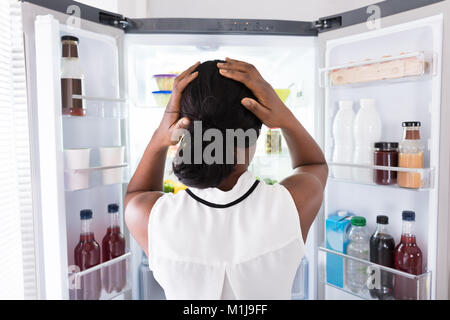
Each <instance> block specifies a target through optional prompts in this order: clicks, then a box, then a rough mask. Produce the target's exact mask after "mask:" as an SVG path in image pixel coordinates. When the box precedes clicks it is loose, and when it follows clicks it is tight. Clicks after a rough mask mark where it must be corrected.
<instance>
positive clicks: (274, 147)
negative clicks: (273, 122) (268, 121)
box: [266, 128, 282, 154]
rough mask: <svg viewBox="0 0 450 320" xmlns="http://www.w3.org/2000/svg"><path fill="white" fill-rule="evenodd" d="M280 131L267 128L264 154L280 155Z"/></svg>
mask: <svg viewBox="0 0 450 320" xmlns="http://www.w3.org/2000/svg"><path fill="white" fill-rule="evenodd" d="M281 150H282V147H281V130H280V128H269V130H267V134H266V153H267V154H272V153H281Z"/></svg>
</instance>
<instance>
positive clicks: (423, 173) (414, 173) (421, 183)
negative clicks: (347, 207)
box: [327, 161, 435, 190]
mask: <svg viewBox="0 0 450 320" xmlns="http://www.w3.org/2000/svg"><path fill="white" fill-rule="evenodd" d="M327 163H328V166H329V167H330V169H331V170H330V178H332V179H333V180H334V181H336V182H346V183H356V184H363V185H372V186H379V187H390V188H397V189H404V190H427V189H432V188H433V187H434V171H435V170H434V168H401V167H389V166H376V165H365V164H357V163H339V162H332V161H328V162H327ZM334 167H341V168H347V170H348V172H347V173H346V174H345V175H347V176H350V175H352V171H351V170H355V169H356V170H359V171H364V172H359V173H358V175H360V176H361V175H363V176H368V175H371V173H370V172H369V174H367V171H365V170H371V171H372V172H373V173H375V170H377V171H395V172H397V175H398V173H399V172H402V173H403V172H405V173H408V175H410V185H411V188H406V187H400V186H398V185H397V184H393V185H382V184H376V183H375V182H374V181H373V179H370V180H368V179H358V178H354V177H352V178H342V177H338V176H336V173H335V171H334V170H333V168H334ZM397 180H398V179H397Z"/></svg>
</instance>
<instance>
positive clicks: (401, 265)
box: [394, 211, 423, 300]
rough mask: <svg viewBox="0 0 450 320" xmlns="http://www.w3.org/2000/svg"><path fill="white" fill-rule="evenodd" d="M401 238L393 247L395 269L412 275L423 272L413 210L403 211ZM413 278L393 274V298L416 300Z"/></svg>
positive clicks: (415, 286)
mask: <svg viewBox="0 0 450 320" xmlns="http://www.w3.org/2000/svg"><path fill="white" fill-rule="evenodd" d="M402 218H403V226H402V238H401V241H400V243H399V244H398V245H397V247H396V248H395V269H397V270H400V271H403V272H407V273H410V274H414V275H420V274H422V273H423V264H422V263H423V255H422V251H421V250H420V248H419V246H418V245H417V243H416V235H415V218H416V214H415V212H414V211H403V212H402ZM417 285H418V284H417V282H416V281H415V280H414V279H409V278H406V277H403V276H400V275H396V276H395V287H394V294H395V299H400V300H416V299H418V298H419V297H418V296H417V292H418V288H417Z"/></svg>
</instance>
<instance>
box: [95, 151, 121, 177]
mask: <svg viewBox="0 0 450 320" xmlns="http://www.w3.org/2000/svg"><path fill="white" fill-rule="evenodd" d="M99 153H100V164H101V166H102V167H109V166H119V165H122V164H123V160H124V154H125V148H124V147H123V146H119V147H102V148H99ZM122 169H123V168H111V169H104V170H103V171H102V176H103V184H105V185H106V184H116V183H122V180H123V179H122V176H123V170H122Z"/></svg>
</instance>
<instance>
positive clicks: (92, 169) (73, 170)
mask: <svg viewBox="0 0 450 320" xmlns="http://www.w3.org/2000/svg"><path fill="white" fill-rule="evenodd" d="M127 166H128V164H127V163H122V164H119V165H114V166H99V167H91V168H84V169H66V170H65V172H67V173H82V172H92V171H99V170H107V169H115V168H124V167H127Z"/></svg>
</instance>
